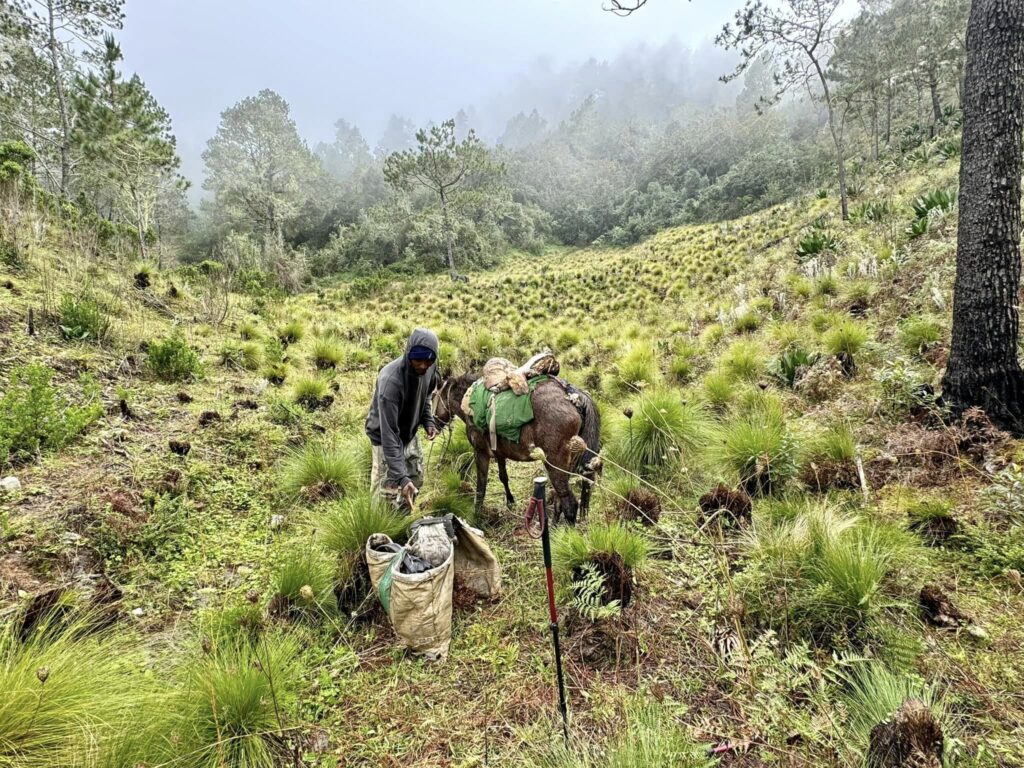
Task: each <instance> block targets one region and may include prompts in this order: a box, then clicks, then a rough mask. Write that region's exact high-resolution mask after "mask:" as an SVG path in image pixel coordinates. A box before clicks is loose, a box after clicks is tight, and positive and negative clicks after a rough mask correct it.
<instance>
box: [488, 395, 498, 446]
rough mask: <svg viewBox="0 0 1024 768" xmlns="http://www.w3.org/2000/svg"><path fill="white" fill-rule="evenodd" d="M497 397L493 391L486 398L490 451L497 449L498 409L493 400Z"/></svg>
mask: <svg viewBox="0 0 1024 768" xmlns="http://www.w3.org/2000/svg"><path fill="white" fill-rule="evenodd" d="M496 397H497V395H495V394H494V393H493V392H491V396H490V397H489V398H487V413H488V414H489V418H488V419H487V426H488V427H489V431H490V433H491V451H492V452H493V451H496V450H498V409H497V408H496V407H495V404H494V400H495V398H496Z"/></svg>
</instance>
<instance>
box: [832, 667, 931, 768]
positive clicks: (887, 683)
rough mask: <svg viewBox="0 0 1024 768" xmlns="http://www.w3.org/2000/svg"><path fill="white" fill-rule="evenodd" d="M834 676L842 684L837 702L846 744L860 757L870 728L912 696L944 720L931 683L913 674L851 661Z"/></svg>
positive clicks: (868, 738) (865, 747) (865, 746)
mask: <svg viewBox="0 0 1024 768" xmlns="http://www.w3.org/2000/svg"><path fill="white" fill-rule="evenodd" d="M847 664H848V666H847V667H846V668H845V669H839V670H838V671H837V676H838V678H839V680H840V682H841V684H842V693H841V694H840V701H841V702H842V705H843V708H844V710H845V714H846V718H845V719H844V720H843V725H844V730H845V731H846V733H847V734H849V744H850V746H852V747H853V749H854V751H855V752H856V753H857V754H858V755H860V756H861V757H863V755H865V754H866V752H867V748H868V743H869V740H870V737H871V730H872V729H873V728H874V727H875V726H876V725H877V724H878V723H881V722H884V721H886V720H887V719H889V718H890V717H891V716H892V715H893V713H895V712H896V710H898V709H899V708H900V707H901V706H902V705H903V702H905V701H906V700H907V699H910V698H915V699H918V700H919V701H920V702H921V703H923V704H924V705H925V706H926V707H928V708H929V709H931V710H932V714H934V715H935V717H936V719H937V720H938V721H939V723H940V724H945V723H943V721H944V720H946V713H945V707H944V706H943V702H942V699H941V697H940V696H939V692H938V690H937V689H936V687H935V686H934V685H930V684H928V683H925V682H923V681H922V680H920V679H919V678H917V677H916V676H915V675H913V674H907V673H901V672H897V671H894V670H892V669H890V668H889V667H887V666H886V665H885V664H883V663H881V662H878V661H869V660H864V661H852V662H848V663H847Z"/></svg>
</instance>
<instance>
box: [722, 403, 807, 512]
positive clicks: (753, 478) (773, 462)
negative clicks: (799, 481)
mask: <svg viewBox="0 0 1024 768" xmlns="http://www.w3.org/2000/svg"><path fill="white" fill-rule="evenodd" d="M744 410H745V411H746V412H745V413H741V414H739V415H738V416H737V417H736V418H735V419H734V420H733V421H732V423H730V424H728V425H727V426H726V427H725V430H724V433H723V435H722V442H721V445H720V447H719V453H720V456H721V460H722V462H723V463H724V464H725V465H726V466H728V467H729V468H730V469H731V470H732V471H733V472H735V473H736V474H737V475H738V476H739V481H740V484H741V485H742V486H743V488H744V490H746V492H747V493H748V494H750V495H751V496H758V495H763V494H771V493H774V492H776V491H779V490H781V488H782V487H783V486H784V485H785V484H786V481H788V480H789V479H790V478H791V477H792V476H793V475H794V474H795V473H796V469H797V467H796V444H795V441H794V440H793V438H792V436H791V435H790V432H789V428H788V427H787V425H786V420H785V417H784V415H783V413H782V407H781V406H780V405H778V404H777V403H776V402H775V401H773V400H769V399H767V398H762V399H761V402H758V403H756V404H753V405H750V406H748V407H747V408H745V409H744Z"/></svg>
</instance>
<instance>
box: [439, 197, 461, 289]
mask: <svg viewBox="0 0 1024 768" xmlns="http://www.w3.org/2000/svg"><path fill="white" fill-rule="evenodd" d="M439 194H440V196H441V221H442V224H443V226H444V239H445V245H446V246H447V248H448V273H449V274H450V275H451V277H452V280H458V279H459V272H458V270H457V269H455V247H454V243H453V242H452V241H453V237H452V224H451V220H450V219H449V218H448V200H447V198H446V197H445V194H444V188H443V187H442V188H441V189H440V192H439Z"/></svg>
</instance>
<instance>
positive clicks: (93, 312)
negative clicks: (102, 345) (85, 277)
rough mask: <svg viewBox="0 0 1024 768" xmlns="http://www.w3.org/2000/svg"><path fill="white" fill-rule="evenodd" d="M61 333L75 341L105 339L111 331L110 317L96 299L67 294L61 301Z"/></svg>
mask: <svg viewBox="0 0 1024 768" xmlns="http://www.w3.org/2000/svg"><path fill="white" fill-rule="evenodd" d="M59 311H60V321H59V325H60V333H61V336H63V337H64V338H65V339H72V340H74V341H103V340H104V339H105V338H107V335H108V334H109V333H110V319H109V318H108V317H107V313H106V312H105V311H104V310H103V308H102V307H100V305H99V304H98V303H96V300H95V299H93V298H92V297H90V296H88V295H85V296H81V297H75V296H72V295H71V294H65V295H64V298H62V299H61V302H60V310H59Z"/></svg>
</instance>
